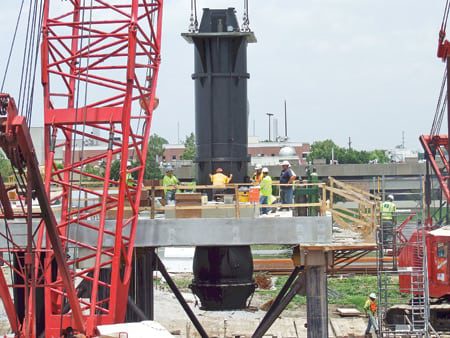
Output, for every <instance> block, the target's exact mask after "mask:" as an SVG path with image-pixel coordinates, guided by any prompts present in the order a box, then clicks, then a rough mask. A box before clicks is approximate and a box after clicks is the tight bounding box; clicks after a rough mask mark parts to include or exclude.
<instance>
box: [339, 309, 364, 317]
mask: <svg viewBox="0 0 450 338" xmlns="http://www.w3.org/2000/svg"><path fill="white" fill-rule="evenodd" d="M336 312H337V313H338V314H339V315H340V316H341V317H359V316H360V315H361V312H360V311H358V310H357V309H352V308H337V309H336Z"/></svg>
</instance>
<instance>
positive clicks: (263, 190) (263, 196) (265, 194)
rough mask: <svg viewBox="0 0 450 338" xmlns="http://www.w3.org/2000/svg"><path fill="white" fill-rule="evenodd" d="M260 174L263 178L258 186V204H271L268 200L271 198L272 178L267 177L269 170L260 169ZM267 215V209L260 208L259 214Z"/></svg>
mask: <svg viewBox="0 0 450 338" xmlns="http://www.w3.org/2000/svg"><path fill="white" fill-rule="evenodd" d="M261 173H262V175H263V178H262V180H261V183H260V184H259V186H260V190H259V194H260V196H259V204H271V203H270V198H271V197H272V177H270V176H269V169H268V168H262V169H261ZM268 213H269V208H261V214H262V215H267V214H268Z"/></svg>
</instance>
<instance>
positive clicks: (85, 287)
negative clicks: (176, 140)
mask: <svg viewBox="0 0 450 338" xmlns="http://www.w3.org/2000/svg"><path fill="white" fill-rule="evenodd" d="M40 3H42V8H41V9H40V10H36V8H38V1H36V2H35V12H34V15H35V16H36V17H38V14H37V13H42V21H40V19H41V18H40V17H39V18H38V19H37V20H36V22H39V23H41V24H42V43H41V60H42V79H41V81H42V84H43V87H44V123H45V155H46V156H45V183H44V182H42V179H41V176H40V173H39V168H38V166H37V160H36V156H35V152H34V149H33V145H32V142H31V137H30V135H29V131H28V126H27V121H26V119H25V117H23V116H19V113H22V114H24V115H25V114H27V116H28V115H29V111H28V110H29V109H28V108H29V107H30V106H29V105H27V107H22V109H17V108H16V106H15V104H14V100H13V99H12V98H11V97H10V96H9V95H6V94H1V96H0V100H1V101H0V102H1V108H0V112H1V115H2V117H1V134H0V136H1V137H0V146H1V147H2V149H3V150H4V152H5V154H6V155H7V157H8V159H9V160H10V161H11V164H12V167H13V169H14V171H15V174H16V177H17V181H18V184H17V185H16V186H15V187H8V188H7V187H6V186H5V185H4V183H3V180H1V179H0V201H1V205H2V215H1V218H3V219H4V220H5V225H4V226H3V227H1V228H0V237H1V238H2V240H3V242H2V251H3V258H2V259H1V261H2V262H3V264H5V265H6V266H9V267H10V270H11V276H5V275H4V273H3V271H2V273H0V298H1V299H2V301H3V304H4V306H5V309H6V312H7V315H8V319H9V321H10V324H11V328H12V330H13V331H14V333H15V334H16V335H17V336H26V337H36V336H39V335H41V334H43V333H45V336H46V337H59V336H61V335H67V336H70V335H72V334H73V332H79V333H83V334H85V335H87V336H94V335H95V334H96V327H97V326H98V325H101V324H112V323H120V322H123V321H124V320H125V311H126V308H127V299H128V287H129V283H130V279H131V269H132V255H133V245H134V239H135V233H136V226H137V220H138V208H139V200H140V195H141V187H142V181H143V176H144V169H145V162H146V156H147V146H148V140H149V134H150V126H151V120H152V114H153V110H154V108H155V107H156V105H157V102H156V100H155V92H156V83H157V77H158V69H159V64H160V44H161V25H162V7H163V0H133V1H131V0H130V1H123V0H122V1H119V0H114V1H102V0H91V1H79V0H76V1H67V2H61V1H54V0H45V1H43V2H42V1H41V2H40ZM33 28H34V29H39V28H38V27H35V26H33V27H29V29H31V30H32V29H33ZM33 45H36V46H37V45H38V44H37V43H36V41H34V40H33ZM36 55H37V54H36ZM32 77H33V76H31V78H32ZM19 106H20V105H19ZM59 138H62V140H59ZM91 143H96V144H99V145H103V149H104V150H102V151H101V152H100V153H97V154H95V155H92V156H85V155H84V146H85V145H87V144H91ZM100 148H101V147H100ZM58 151H62V153H63V159H64V160H63V161H62V163H57V162H56V161H55V153H56V152H58ZM114 158H118V159H119V160H120V174H119V179H118V180H116V179H113V178H112V177H111V164H112V161H113V159H114ZM128 161H131V162H132V163H133V166H132V167H127V162H128ZM97 164H100V165H101V166H103V167H104V171H103V173H102V174H98V173H92V172H90V171H89V170H86V168H87V167H88V166H89V165H97ZM130 176H132V179H131V181H132V183H130ZM87 179H89V180H90V181H95V182H96V183H97V186H101V188H100V189H95V188H92V187H91V186H90V185H89V186H88V185H84V184H83V182H85V181H86V180H87ZM11 189H13V190H16V191H17V192H18V193H19V196H21V197H22V199H20V200H19V207H18V209H19V211H15V210H14V208H13V207H12V205H11V203H10V201H9V199H8V190H11ZM111 189H115V190H116V191H117V195H112V194H111V193H110V190H111ZM81 194H83V195H88V196H91V197H92V196H93V197H95V198H96V201H95V202H94V203H91V204H88V205H84V204H83V205H82V204H81V203H80V201H81V198H80V196H81ZM36 199H37V200H38V202H39V204H38V205H34V204H33V201H34V200H36ZM53 204H55V205H57V206H58V208H59V209H60V211H58V212H53V210H52V205H53ZM35 209H37V210H35ZM81 228H85V229H87V230H89V232H90V234H91V236H92V238H95V239H96V241H97V245H95V246H92V245H89V244H87V243H85V242H83V239H82V238H79V237H78V233H79V230H80V229H81ZM106 240H108V241H109V243H114V245H113V246H110V247H105V246H104V243H105V241H106ZM5 254H6V255H5ZM10 277H11V278H12V282H9V278H10ZM9 287H12V289H13V294H14V299H12V298H11V296H10V295H9V289H8V288H9Z"/></svg>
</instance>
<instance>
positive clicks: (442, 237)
mask: <svg viewBox="0 0 450 338" xmlns="http://www.w3.org/2000/svg"><path fill="white" fill-rule="evenodd" d="M422 237H423V239H422ZM423 241H425V246H423V245H422V242H423ZM423 248H426V250H423ZM424 258H426V259H425V260H424ZM423 261H425V262H426V263H427V264H426V265H425V266H423V265H422V262H423ZM423 268H427V269H428V273H427V274H428V278H427V279H425V278H424V271H423V270H422V269H423ZM398 269H399V272H398V274H399V284H400V292H403V293H407V294H411V295H412V296H411V300H410V303H409V304H404V305H395V306H392V307H390V308H389V310H388V311H387V312H386V315H385V320H386V322H387V324H388V325H391V326H392V325H414V324H415V325H416V326H419V327H420V326H423V325H424V323H423V322H420V321H423V320H424V318H425V319H426V318H428V320H429V323H430V324H431V326H432V327H433V328H434V329H435V330H438V331H448V330H449V328H450V302H449V301H450V275H449V273H450V226H444V227H441V228H438V229H435V230H424V229H421V230H418V231H416V232H414V233H413V234H412V236H411V237H410V239H409V240H408V243H407V244H406V245H405V246H404V247H403V249H402V250H401V251H400V253H399V256H398ZM427 298H429V299H430V304H429V309H427V310H426V311H429V313H425V310H424V308H425V306H426V304H425V302H426V301H427Z"/></svg>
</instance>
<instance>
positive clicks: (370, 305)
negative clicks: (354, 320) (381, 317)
mask: <svg viewBox="0 0 450 338" xmlns="http://www.w3.org/2000/svg"><path fill="white" fill-rule="evenodd" d="M364 311H365V312H366V316H367V317H368V318H369V321H368V323H367V328H366V332H365V335H366V336H370V331H371V330H372V328H373V329H374V330H375V334H378V323H377V320H376V315H377V295H376V294H375V293H374V292H372V293H371V294H370V295H369V298H367V300H366V303H365V304H364Z"/></svg>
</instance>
